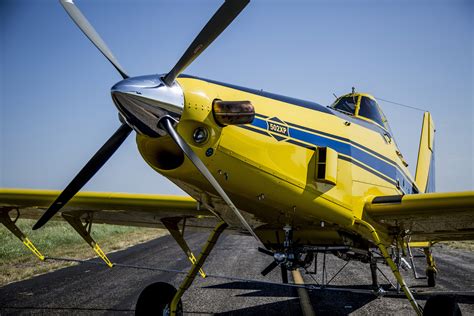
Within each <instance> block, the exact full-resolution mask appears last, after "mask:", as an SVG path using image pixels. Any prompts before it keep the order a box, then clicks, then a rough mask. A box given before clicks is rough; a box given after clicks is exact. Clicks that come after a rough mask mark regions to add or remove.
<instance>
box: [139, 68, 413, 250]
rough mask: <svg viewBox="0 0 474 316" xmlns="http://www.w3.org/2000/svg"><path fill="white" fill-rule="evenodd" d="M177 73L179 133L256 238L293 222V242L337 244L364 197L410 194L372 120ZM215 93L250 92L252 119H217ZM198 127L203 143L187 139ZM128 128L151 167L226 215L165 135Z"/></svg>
mask: <svg viewBox="0 0 474 316" xmlns="http://www.w3.org/2000/svg"><path fill="white" fill-rule="evenodd" d="M177 81H178V83H179V85H180V87H181V88H182V90H183V93H184V100H185V104H184V110H183V113H182V116H181V118H180V121H179V124H178V127H177V128H178V132H179V133H180V135H181V136H182V137H183V138H184V139H185V140H186V141H187V142H188V144H189V145H190V146H191V147H192V149H193V150H194V151H195V152H196V154H197V155H198V156H199V157H200V158H201V159H202V160H203V162H204V163H205V165H206V166H207V167H208V168H209V170H210V171H211V172H212V174H213V175H214V176H215V178H216V179H217V180H218V181H219V183H220V184H221V185H222V187H223V188H224V190H225V191H226V192H227V193H228V195H229V196H230V197H231V198H232V200H233V201H234V203H235V205H236V206H237V207H238V208H239V209H240V210H241V211H242V212H243V213H244V215H245V216H246V218H247V219H248V220H249V222H250V223H251V224H252V225H253V226H254V227H255V228H256V232H257V234H259V236H260V237H261V239H262V241H264V242H265V240H266V241H267V242H270V243H273V242H276V241H275V240H273V239H275V238H277V239H278V237H275V234H274V233H273V231H275V230H276V229H278V228H281V227H283V226H284V225H292V226H293V227H295V231H298V230H299V231H300V235H301V236H300V239H302V243H308V244H340V242H341V241H340V239H341V235H340V232H343V231H347V232H349V233H350V232H351V231H353V230H354V227H353V224H354V219H355V218H363V217H364V214H363V207H364V204H365V202H366V200H367V198H368V197H370V196H381V195H397V194H411V193H417V189H416V185H415V184H414V181H413V179H412V177H411V175H410V173H409V171H408V169H407V168H406V166H405V165H404V162H403V160H402V158H401V157H400V154H399V151H398V150H399V149H398V148H397V146H396V143H395V141H394V140H393V136H392V135H390V134H388V133H387V131H386V130H385V129H383V128H381V127H380V126H378V125H376V124H373V123H371V122H367V121H365V120H362V119H357V118H355V117H352V116H349V115H346V114H344V113H341V112H339V111H335V110H334V109H331V108H328V107H324V106H322V105H319V104H316V103H312V102H308V101H302V100H298V99H293V98H288V97H284V96H280V95H275V94H271V93H266V92H263V91H258V90H253V89H248V88H243V87H238V86H234V85H230V84H225V83H220V82H216V81H212V80H207V79H200V78H196V77H191V76H186V75H182V76H180V77H179V78H178V80H177ZM216 99H220V100H226V101H234V100H240V101H244V100H245V101H250V102H251V103H252V105H253V106H254V108H255V118H254V120H253V122H252V123H251V124H245V125H234V126H225V127H222V126H219V125H218V124H216V122H215V120H214V118H213V114H212V103H213V101H214V100H216ZM198 127H204V128H205V129H206V130H208V131H209V138H208V140H207V141H206V142H205V143H202V144H197V143H196V142H195V141H194V140H193V131H195V130H196V128H198ZM137 135H138V136H137V144H138V149H139V151H140V153H141V155H142V156H143V158H144V159H145V160H146V162H147V163H148V164H149V165H150V166H151V167H152V168H153V169H154V170H156V171H157V172H159V173H161V174H162V175H164V176H166V177H167V178H169V179H170V180H171V181H173V182H174V183H176V184H177V185H178V186H180V187H181V188H182V189H183V190H184V191H186V192H187V193H188V194H190V195H191V196H192V197H194V198H195V199H196V200H198V201H200V202H201V203H202V204H203V205H204V206H205V207H209V208H211V209H215V210H216V211H218V212H219V214H221V216H222V217H223V218H224V219H226V220H228V221H229V222H231V223H232V220H233V219H232V216H231V214H230V212H228V210H226V206H225V204H224V203H223V202H222V201H221V199H220V198H219V197H218V196H217V195H216V194H215V193H214V191H213V189H212V188H211V186H210V185H209V184H208V182H207V181H206V180H205V179H204V178H203V177H202V176H201V175H200V174H199V172H198V171H197V170H196V169H195V167H194V166H193V165H192V163H191V162H190V161H188V160H187V159H186V158H185V157H184V155H183V154H182V152H181V151H180V150H179V149H178V148H177V146H176V145H175V144H174V143H173V142H172V140H171V139H170V138H169V137H168V136H162V137H148V136H145V135H142V134H137ZM321 148H323V149H327V152H326V151H324V153H322V152H321ZM397 151H398V153H397ZM323 154H324V155H323ZM330 154H331V155H330ZM320 164H327V165H328V168H329V167H330V169H326V170H329V171H327V172H328V173H332V174H331V175H330V176H331V177H329V175H327V177H326V178H325V177H324V174H323V175H322V176H321V174H320V172H319V171H320V170H321V166H319V165H320ZM323 168H324V166H323ZM331 170H332V171H331Z"/></svg>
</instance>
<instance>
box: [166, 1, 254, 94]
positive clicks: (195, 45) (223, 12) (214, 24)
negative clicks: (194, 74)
mask: <svg viewBox="0 0 474 316" xmlns="http://www.w3.org/2000/svg"><path fill="white" fill-rule="evenodd" d="M249 2H250V0H226V1H225V2H224V3H223V4H222V5H221V7H220V8H219V9H218V10H217V11H216V13H215V14H214V15H213V16H212V18H211V19H210V20H209V22H207V24H206V25H205V26H204V28H203V29H202V30H201V32H200V33H199V34H198V36H196V38H195V39H194V41H193V42H192V43H191V45H189V47H188V49H187V50H186V51H185V52H184V54H183V56H181V58H180V59H179V61H178V62H177V63H176V65H175V66H174V67H173V68H172V69H171V70H170V72H169V73H168V74H166V76H164V77H163V81H164V82H165V84H166V85H167V86H171V84H172V83H173V81H174V80H175V79H176V78H177V77H178V76H179V74H180V73H182V72H183V71H184V69H186V67H188V66H189V65H190V64H191V63H192V62H193V61H194V60H195V59H196V58H197V57H198V56H199V55H200V54H201V53H202V52H203V51H204V50H205V49H206V48H207V47H208V46H209V45H210V44H211V43H212V42H213V41H214V40H215V39H216V38H217V37H218V36H219V35H220V34H221V33H222V32H223V31H224V30H225V29H226V28H227V26H229V24H230V23H232V21H233V20H234V19H235V18H236V17H237V16H238V15H239V13H240V12H241V11H242V10H243V9H244V8H245V6H246V5H247V4H248V3H249Z"/></svg>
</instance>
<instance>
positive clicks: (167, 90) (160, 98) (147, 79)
mask: <svg viewBox="0 0 474 316" xmlns="http://www.w3.org/2000/svg"><path fill="white" fill-rule="evenodd" d="M161 77H162V76H160V75H149V76H139V77H133V78H127V79H124V80H122V81H119V82H118V83H116V84H115V85H114V86H113V87H112V89H111V94H112V99H113V101H114V103H115V106H116V107H117V109H118V110H119V112H120V113H121V114H122V117H123V118H124V119H125V121H126V123H127V124H128V125H129V126H130V127H132V128H133V129H134V130H135V131H137V132H138V133H141V134H144V135H147V136H150V137H157V136H159V135H165V134H166V133H165V132H164V131H163V130H161V129H160V128H159V127H158V126H157V125H158V121H159V119H160V118H161V117H163V116H165V115H169V116H172V117H174V118H177V119H179V118H180V117H181V114H182V113H183V109H184V94H183V90H182V89H181V87H180V86H179V84H178V83H177V82H176V81H175V82H173V84H172V85H171V86H167V85H165V84H164V82H163V81H162V79H161Z"/></svg>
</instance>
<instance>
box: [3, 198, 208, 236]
mask: <svg viewBox="0 0 474 316" xmlns="http://www.w3.org/2000/svg"><path fill="white" fill-rule="evenodd" d="M60 193H61V192H60V191H46V190H26V189H0V211H3V212H4V211H10V210H17V211H18V212H19V215H20V216H21V218H32V219H38V218H39V217H40V216H41V215H42V214H43V213H44V211H45V210H46V209H47V208H48V207H49V205H51V203H52V202H53V201H54V199H55V198H56V197H57V196H58V195H59V194H60ZM62 213H63V214H67V215H71V216H73V217H77V218H80V219H83V220H85V219H91V220H92V221H93V222H94V223H105V224H114V225H126V226H142V227H163V223H162V220H163V219H167V218H186V227H191V228H206V229H208V228H213V227H214V225H215V222H216V218H215V216H214V215H213V214H212V213H210V212H209V211H207V210H205V209H201V208H200V207H199V203H198V202H196V201H195V200H194V199H192V198H191V197H184V196H169V195H152V194H129V193H110V192H79V193H78V194H76V196H75V197H74V198H72V200H71V201H70V202H69V203H68V204H67V205H66V206H65V207H64V208H63V209H62ZM55 219H61V216H59V215H56V216H55Z"/></svg>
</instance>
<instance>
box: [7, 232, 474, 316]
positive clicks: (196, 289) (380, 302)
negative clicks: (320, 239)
mask: <svg viewBox="0 0 474 316" xmlns="http://www.w3.org/2000/svg"><path fill="white" fill-rule="evenodd" d="M187 239H188V241H189V244H190V246H191V248H192V249H193V250H194V251H195V253H196V255H197V251H196V250H199V248H200V246H201V245H202V244H203V243H204V242H205V240H206V239H207V235H206V234H201V233H192V234H191V233H190V234H189V236H187ZM257 246H258V244H257V243H256V241H255V240H253V239H252V238H251V237H247V236H235V235H223V236H222V237H221V239H220V240H219V242H218V243H217V245H216V246H215V248H214V250H213V252H212V253H211V255H210V257H209V258H208V260H207V262H206V264H205V266H204V270H205V271H206V272H207V273H209V274H213V275H227V276H235V277H239V278H248V279H258V280H265V281H273V282H280V279H281V275H280V271H279V269H275V270H274V271H273V272H271V273H270V274H269V275H268V276H267V277H262V276H261V275H260V271H261V270H262V269H263V268H265V267H266V266H267V265H268V264H269V263H270V261H271V257H269V256H266V255H264V254H261V253H259V252H258V251H257V249H256V248H257ZM434 254H435V260H436V262H437V264H438V268H439V270H440V275H439V276H438V280H437V281H438V284H437V286H436V287H435V288H434V289H432V288H427V287H426V286H425V284H426V280H414V279H413V278H412V277H411V276H412V273H411V271H409V272H404V273H403V274H404V275H405V276H406V277H407V279H406V280H407V283H408V284H409V285H411V286H412V288H413V289H415V290H417V291H418V292H420V293H421V292H423V291H424V292H425V293H422V294H417V295H416V297H417V299H418V300H419V302H420V303H422V305H424V302H425V301H424V300H425V299H426V298H427V297H428V296H429V295H433V294H430V293H428V291H429V292H433V291H436V292H447V291H449V292H450V293H451V294H456V297H457V299H458V301H459V302H460V303H461V304H460V306H461V310H462V312H463V314H464V315H474V264H473V263H474V253H473V252H468V251H461V250H452V249H447V248H439V247H438V248H435V250H434ZM109 257H110V258H111V260H112V261H114V262H118V263H123V264H128V265H139V266H149V267H157V268H164V269H177V270H186V269H188V268H189V267H190V264H189V262H188V260H187V259H186V257H185V256H184V254H183V253H182V252H181V250H180V249H179V248H178V246H177V245H176V243H175V241H174V240H173V239H172V238H171V237H170V236H165V237H161V238H158V239H156V240H152V241H149V242H146V243H143V244H140V245H137V246H134V247H131V248H129V249H126V250H123V251H119V252H115V253H112V254H110V255H109ZM94 260H95V259H94ZM322 261H323V258H322V255H319V258H318V262H319V265H318V269H319V272H320V271H321V268H322ZM417 262H418V263H419V265H418V270H419V271H420V272H421V273H423V271H424V269H425V265H424V260H423V259H417ZM344 264H345V261H343V260H341V259H338V258H336V257H334V256H332V255H328V256H327V259H326V267H327V272H328V280H329V279H331V278H332V275H333V274H334V273H335V272H337V270H339V268H340V267H342V266H343V265H344ZM381 269H382V271H383V272H384V273H385V274H386V275H387V276H388V277H389V279H392V280H393V277H392V275H391V274H390V270H389V269H388V268H387V267H385V266H381ZM301 274H302V275H303V279H304V281H305V283H306V284H316V283H315V281H314V280H313V279H312V278H311V275H309V274H305V272H304V271H303V272H302V273H301ZM313 277H314V276H313ZM315 278H316V281H317V282H320V281H321V273H319V274H318V275H317V277H315ZM182 279H183V275H182V274H176V273H169V272H157V271H150V270H143V269H133V268H124V267H115V268H113V269H108V268H106V267H105V266H100V265H92V264H86V263H84V264H79V265H77V266H73V267H68V268H64V269H61V270H58V271H55V272H51V273H48V274H44V275H40V276H36V277H33V278H31V279H29V280H25V281H21V282H16V283H12V284H9V285H6V286H4V287H2V288H0V314H1V315H32V314H34V315H38V314H40V315H44V314H47V315H63V314H67V315H133V313H134V308H135V302H136V300H137V297H138V295H139V294H140V291H141V290H142V289H143V288H144V287H145V286H147V285H148V284H150V283H153V282H157V281H163V282H169V283H172V284H173V285H175V286H177V285H178V284H179V282H180V281H181V280H182ZM289 279H290V282H291V281H292V277H291V274H289ZM379 280H380V281H381V283H382V284H387V285H388V282H387V281H386V280H384V279H383V277H382V276H381V275H379ZM370 284H371V278H370V270H369V267H368V265H365V264H362V263H359V262H350V263H349V264H348V265H347V267H346V268H345V269H344V270H343V271H342V272H341V273H339V275H337V277H336V278H335V279H334V280H333V281H332V282H331V285H334V286H335V287H341V288H342V287H343V286H344V287H349V288H354V289H369V288H370ZM308 294H309V298H310V301H311V305H312V307H313V309H314V311H315V313H316V314H318V315H347V314H351V315H380V314H389V315H394V314H396V315H413V314H414V313H413V311H412V309H411V307H410V304H409V303H408V301H407V300H406V299H405V297H404V296H403V295H402V294H400V295H398V294H396V293H394V292H391V293H389V294H387V295H385V296H384V297H382V298H376V297H375V296H374V295H372V294H367V293H352V292H351V293H349V292H345V291H343V290H342V289H341V290H311V291H308ZM183 307H184V311H185V314H188V315H210V314H215V315H261V314H265V315H301V313H302V310H301V307H300V298H299V296H298V292H297V290H296V289H294V288H289V287H285V286H281V285H262V284H257V283H248V282H242V281H231V280H223V279H217V278H206V279H201V278H199V279H196V281H195V282H194V284H193V285H192V286H191V288H190V289H189V290H188V291H187V292H186V294H185V295H184V297H183Z"/></svg>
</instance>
